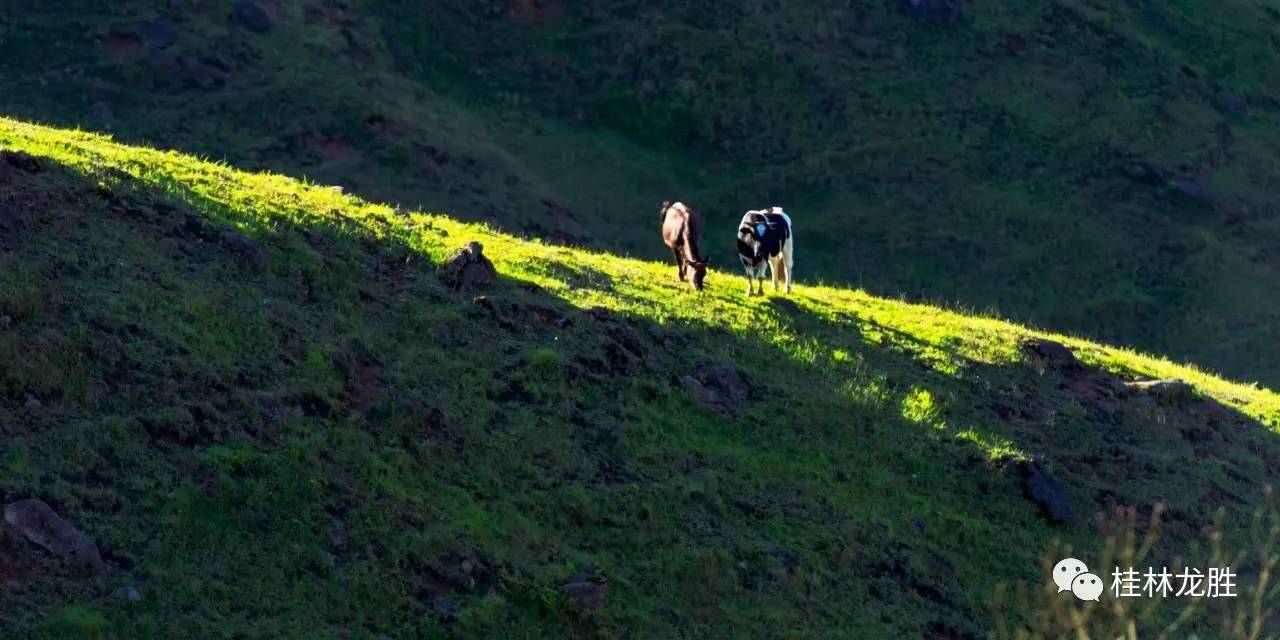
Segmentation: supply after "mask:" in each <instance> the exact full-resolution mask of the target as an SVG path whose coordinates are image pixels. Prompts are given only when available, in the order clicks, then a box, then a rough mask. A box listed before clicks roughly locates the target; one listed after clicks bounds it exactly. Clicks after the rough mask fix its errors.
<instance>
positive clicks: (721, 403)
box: [680, 363, 751, 414]
mask: <svg viewBox="0 0 1280 640" xmlns="http://www.w3.org/2000/svg"><path fill="white" fill-rule="evenodd" d="M680 383H681V385H682V386H684V388H685V389H686V390H687V391H688V392H689V395H690V396H692V397H693V401H694V402H695V403H697V404H698V405H700V406H702V407H703V408H706V409H710V410H712V411H715V412H718V413H723V414H729V413H733V411H734V410H735V409H736V408H738V407H739V406H741V405H742V404H743V403H744V402H746V401H747V399H748V398H749V397H750V396H751V383H750V382H749V381H748V380H747V379H746V377H745V376H743V375H742V372H741V371H739V370H738V368H737V367H735V366H733V365H731V364H725V363H718V364H709V365H705V366H703V367H701V368H700V369H698V372H697V373H696V375H693V376H683V377H681V378H680Z"/></svg>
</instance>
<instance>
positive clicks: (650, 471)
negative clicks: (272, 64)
mask: <svg viewBox="0 0 1280 640" xmlns="http://www.w3.org/2000/svg"><path fill="white" fill-rule="evenodd" d="M470 242H479V243H481V244H482V249H481V250H480V251H481V252H482V255H483V256H485V257H486V259H487V260H491V261H492V265H493V268H492V270H490V269H488V268H486V267H484V266H483V265H485V264H486V262H485V261H484V260H480V259H479V258H478V256H476V255H475V252H473V253H472V254H471V255H472V258H471V262H470V263H468V262H467V261H466V260H462V261H459V260H458V259H457V257H456V255H455V252H456V251H457V250H458V249H459V248H461V247H463V246H465V245H467V244H468V243H470ZM463 255H464V256H465V255H466V254H463ZM707 284H708V286H707V290H706V292H705V293H703V294H695V293H693V292H691V291H689V290H688V287H687V285H684V284H682V283H679V282H676V281H675V278H674V268H673V267H671V266H669V265H666V264H662V263H657V262H647V261H642V260H637V259H632V258H627V257H622V256H617V255H611V254H608V253H601V252H597V251H594V250H590V249H583V248H574V247H566V246H561V245H557V244H553V243H547V242H542V241H540V240H530V239H523V238H520V237H516V236H513V235H510V234H508V233H506V232H503V231H500V230H497V229H495V228H493V227H491V226H488V225H484V224H477V223H472V222H465V221H461V220H458V219H455V218H452V217H449V216H446V215H442V214H436V213H428V212H424V211H420V210H416V209H411V208H398V207H391V206H385V205H379V204H373V203H371V202H368V201H365V200H362V199H360V198H357V197H354V196H351V195H349V194H345V193H343V192H342V190H340V189H335V188H331V187H325V186H318V185H311V184H308V183H305V182H302V181H298V180H295V179H291V178H288V177H283V176H280V175H275V174H269V173H250V172H243V171H240V170H236V169H232V168H230V167H228V166H226V165H225V164H220V163H212V162H207V161H203V160H200V159H197V158H195V157H192V156H189V155H183V154H180V153H175V152H164V151H156V150H152V149H149V148H145V147H140V146H129V145H123V144H119V143H117V142H114V141H112V140H110V139H109V138H107V137H103V136H100V135H94V134H89V133H80V132H74V131H67V130H60V129H54V128H47V127H42V126H37V125H31V124H27V123H23V122H20V121H16V120H10V119H0V505H7V506H6V509H5V514H6V519H7V520H8V521H9V525H10V526H7V527H5V528H4V532H3V534H0V635H5V636H6V637H24V638H25V637H32V638H83V637H99V638H107V637H111V638H114V637H119V638H153V637H155V638H161V637H193V638H203V637H224V638H230V637H270V638H325V637H340V638H388V637H389V638H397V639H400V638H416V637H442V636H456V637H521V638H538V637H542V638H562V637H582V638H591V637H600V638H628V637H635V638H639V637H673V638H677V637H683V638H706V637H778V638H783V637H815V638H821V637H831V638H836V637H840V638H847V637H866V638H888V637H894V638H898V637H924V638H975V637H985V634H986V632H987V631H988V630H989V629H991V628H992V626H991V625H992V621H991V618H990V616H989V615H988V613H987V604H988V601H989V600H990V599H991V598H992V597H993V594H995V593H996V592H997V589H998V586H999V585H1001V584H1014V583H1018V582H1023V583H1026V584H1028V585H1031V588H1032V589H1038V588H1039V587H1038V585H1042V584H1044V583H1045V580H1046V578H1045V573H1044V567H1043V566H1042V564H1041V562H1042V554H1045V553H1048V552H1049V550H1050V549H1051V547H1052V546H1053V545H1054V541H1055V540H1057V541H1059V542H1060V543H1065V544H1067V545H1070V546H1071V547H1072V548H1074V549H1075V552H1076V553H1077V554H1078V555H1079V556H1080V557H1087V558H1100V557H1104V558H1105V557H1107V556H1106V553H1105V547H1106V533H1107V530H1106V529H1105V527H1103V526H1102V523H1103V521H1095V520H1094V515H1095V514H1099V513H1101V514H1107V513H1110V512H1112V511H1113V510H1115V509H1118V508H1126V507H1127V508H1131V509H1135V510H1136V513H1137V514H1139V515H1140V516H1141V517H1143V518H1145V517H1146V515H1148V514H1151V513H1152V511H1153V510H1157V509H1162V510H1163V513H1164V516H1163V524H1162V525H1161V529H1162V531H1163V533H1162V538H1161V541H1160V545H1159V547H1158V548H1156V549H1155V551H1153V553H1154V554H1155V555H1154V556H1153V557H1152V562H1164V563H1168V564H1170V565H1171V566H1172V564H1173V563H1174V562H1175V557H1176V556H1182V557H1184V558H1185V557H1186V554H1187V553H1188V549H1191V548H1193V546H1192V545H1193V543H1194V542H1195V541H1196V540H1200V539H1201V538H1202V534H1203V533H1204V532H1205V531H1206V530H1207V529H1206V527H1210V525H1211V524H1212V523H1213V522H1214V519H1215V514H1216V513H1218V512H1219V510H1221V518H1222V520H1221V521H1222V522H1223V523H1225V528H1224V529H1223V530H1222V531H1221V536H1222V540H1225V541H1229V542H1231V543H1232V544H1236V543H1240V542H1241V541H1243V540H1245V539H1246V538H1247V532H1248V529H1249V523H1250V521H1251V514H1252V513H1253V512H1254V511H1255V510H1256V509H1258V508H1261V507H1263V506H1264V496H1265V495H1266V494H1265V492H1264V490H1263V487H1264V485H1265V484H1266V483H1267V482H1268V481H1269V479H1272V478H1274V477H1276V474H1277V472H1278V471H1280V442H1278V441H1277V429H1280V396H1277V395H1276V394H1275V393H1273V392H1271V391H1267V390H1264V389H1261V388H1258V387H1255V386H1244V385H1238V384H1234V383H1229V382H1226V381H1223V380H1221V379H1219V378H1216V377H1213V376H1211V375H1208V374H1205V373H1202V372H1200V371H1198V370H1196V369H1194V368H1190V367H1185V366H1181V365H1175V364H1172V363H1170V362H1168V361H1165V360H1161V359H1156V358H1151V357H1147V356H1143V355H1139V354H1137V353H1134V352H1132V351H1127V350H1121V349H1115V348H1110V347H1104V346H1100V345H1098V344H1094V343H1091V342H1088V341H1084V340H1080V339H1074V338H1069V337H1065V336H1055V335H1047V334H1042V333H1038V332H1034V331H1031V330H1029V329H1025V328H1022V327H1019V326H1016V325H1012V324H1008V323H1005V322H1002V321H999V320H996V319H990V318H984V317H979V316H966V315H961V314H957V313H953V312H948V311H945V310H941V309H938V308H934V307H928V306H922V305H914V304H909V303H906V302H899V301H894V300H889V299H884V298H878V297H874V296H872V295H869V294H867V293H865V292H862V291H858V290H852V289H845V288H837V287H830V286H817V285H804V284H801V285H799V286H797V288H796V291H795V293H794V294H793V295H792V296H791V297H790V298H788V299H781V298H768V299H748V298H746V297H744V296H743V295H742V286H741V284H742V281H741V279H740V278H739V277H737V276H736V275H731V274H730V273H726V272H723V271H713V272H712V273H710V274H709V276H708V279H707ZM1173 378H1176V379H1180V380H1182V381H1185V382H1186V383H1188V385H1189V386H1184V385H1179V384H1175V383H1171V382H1165V383H1152V382H1150V381H1152V380H1164V379H1173ZM1037 483H1038V484H1037ZM1036 486H1039V487H1040V490H1037V489H1036V488H1035V487H1036ZM1046 486H1049V487H1050V489H1049V490H1045V489H1044V487H1046ZM1053 487H1056V489H1055V488H1053ZM1046 491H1047V494H1048V495H1047V496H1046V495H1045V494H1046ZM31 500H39V501H41V502H42V504H45V505H47V506H48V509H49V510H50V511H51V512H53V513H56V514H57V517H58V518H61V519H65V521H66V523H68V525H69V526H74V527H76V529H77V530H78V531H79V532H81V534H82V535H83V536H84V538H86V539H88V540H91V541H92V543H93V544H94V545H95V547H94V550H93V553H92V554H91V556H92V557H90V556H89V555H86V554H83V553H71V554H70V555H68V556H66V557H59V552H58V548H59V547H58V545H56V544H49V543H48V537H47V536H46V537H45V538H41V537H40V535H38V534H39V533H40V532H41V531H43V530H44V529H45V528H48V527H50V526H51V525H49V524H48V522H47V521H45V522H43V524H41V523H39V522H36V523H35V524H32V523H33V522H35V521H34V520H32V519H30V518H28V519H25V520H24V519H23V518H24V517H26V516H23V515H22V514H18V515H16V516H11V515H10V514H14V513H17V511H16V510H17V509H19V508H26V509H31V510H32V511H31V513H39V511H38V510H36V509H35V508H34V507H32V506H31V504H32V503H30V502H29V501H31ZM14 505H22V507H15V506H14ZM1157 505H1161V506H1160V507H1157ZM15 521H17V522H18V523H19V526H16V527H15V526H13V525H14V522H15ZM33 532H35V533H33ZM63 533H65V530H64V531H63ZM68 535H69V534H68ZM63 538H66V536H63V537H62V538H57V539H63ZM77 539H78V538H77ZM40 540H44V542H43V543H41V542H39V541H40ZM76 548H77V549H85V548H87V546H86V545H84V544H83V543H80V542H77V546H76ZM94 558H100V562H98V561H95V560H94ZM1239 560H1240V561H1239V562H1238V563H1237V564H1236V566H1237V568H1238V570H1239V572H1240V574H1241V588H1242V589H1244V590H1245V593H1246V594H1247V593H1248V591H1247V589H1248V587H1249V585H1250V584H1253V583H1255V582H1256V581H1257V577H1258V571H1259V570H1260V569H1261V565H1258V564H1257V563H1256V562H1253V561H1250V560H1248V559H1247V558H1241V559H1239ZM1249 602H1252V600H1251V599H1249ZM1030 613H1032V612H1022V613H1021V614H1017V613H1015V618H1014V622H1013V623H1014V624H1018V623H1019V622H1018V620H1020V619H1021V618H1018V617H1017V616H1018V615H1030ZM1096 617H1100V616H1095V618H1096ZM1157 619H1159V618H1157ZM1260 619H1261V620H1262V621H1263V622H1265V617H1263V618H1260ZM1142 624H1143V625H1149V624H1154V623H1153V622H1152V620H1150V619H1148V620H1145V621H1144V622H1143V623H1142ZM1210 628H1212V627H1210ZM1268 629H1271V628H1270V627H1268ZM1143 630H1144V632H1145V631H1146V627H1145V626H1144V627H1143ZM1272 630H1273V629H1272ZM1113 631H1114V629H1113ZM1273 631H1274V630H1273ZM1100 637H1101V636H1100ZM1105 637H1113V636H1105ZM1203 637H1226V636H1225V635H1215V634H1210V635H1206V636H1203Z"/></svg>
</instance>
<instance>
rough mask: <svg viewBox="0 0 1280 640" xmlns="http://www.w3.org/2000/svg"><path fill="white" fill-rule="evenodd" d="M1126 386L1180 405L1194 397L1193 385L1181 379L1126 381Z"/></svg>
mask: <svg viewBox="0 0 1280 640" xmlns="http://www.w3.org/2000/svg"><path fill="white" fill-rule="evenodd" d="M1128 387H1129V388H1130V389H1133V390H1135V391H1139V392H1142V393H1145V394H1147V395H1150V396H1152V397H1153V398H1155V399H1156V400H1158V401H1159V402H1162V403H1164V404H1172V405H1182V404H1186V403H1188V402H1191V401H1193V400H1195V399H1196V390H1195V387H1192V386H1191V385H1190V384H1188V383H1186V382H1183V381H1182V380H1176V379H1168V380H1139V381H1136V382H1130V383H1128Z"/></svg>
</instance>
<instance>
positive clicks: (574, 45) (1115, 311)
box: [0, 0, 1280, 387]
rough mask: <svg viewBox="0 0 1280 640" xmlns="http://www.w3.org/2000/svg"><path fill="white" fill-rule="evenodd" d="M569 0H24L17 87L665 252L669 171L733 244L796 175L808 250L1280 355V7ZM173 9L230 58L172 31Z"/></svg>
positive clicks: (33, 109)
mask: <svg viewBox="0 0 1280 640" xmlns="http://www.w3.org/2000/svg"><path fill="white" fill-rule="evenodd" d="M535 4H537V3H535ZM545 4H546V6H550V7H552V9H551V10H550V11H548V13H547V19H546V20H533V21H529V20H525V19H521V18H519V17H518V11H516V12H515V13H509V12H507V11H505V10H504V8H503V7H501V6H498V5H483V4H476V3H467V2H457V1H449V2H438V3H434V4H433V5H432V6H431V7H422V6H419V5H420V3H412V2H403V1H402V0H357V1H352V2H347V3H343V4H341V5H337V4H334V3H331V2H328V1H327V0H306V1H303V2H296V3H286V4H282V5H281V6H279V7H273V9H274V10H275V14H276V17H277V26H276V28H275V29H274V30H272V31H271V32H270V33H268V34H253V33H250V32H247V31H245V30H243V29H240V28H238V27H236V26H235V25H234V24H233V23H232V22H231V21H230V20H229V14H230V9H229V8H228V6H226V5H225V3H188V4H187V5H182V6H181V7H179V8H177V9H174V8H167V7H165V6H164V5H163V3H159V4H157V3H153V2H140V1H136V0H131V1H127V2H117V3H113V4H111V5H109V6H108V5H103V4H101V3H92V2H83V1H79V2H60V3H57V4H52V3H46V2H31V1H28V2H22V3H20V4H19V5H17V6H16V8H15V9H14V10H13V11H12V12H11V13H12V16H11V18H10V19H9V20H6V21H4V22H3V23H0V113H4V114H7V115H10V116H13V117H19V118H23V119H26V120H29V121H40V122H48V123H52V124H56V125H59V126H68V127H69V126H80V127H84V128H88V129H93V130H104V129H107V128H110V130H112V131H114V132H116V134H117V135H118V136H120V138H121V139H122V140H124V141H128V142H133V143H146V144H150V145H152V146H159V147H164V148H176V149H182V150H185V151H188V152H191V153H196V154H204V155H207V156H209V157H213V158H220V159H226V160H227V161H229V162H231V163H233V164H234V165H235V166H238V167H241V168H244V169H249V170H271V171H275V172H280V173H285V174H288V175H294V176H308V177H310V178H311V179H313V180H316V181H318V182H323V183H326V184H341V185H343V186H345V187H346V188H347V190H348V191H349V192H353V193H357V194H360V195H362V196H364V197H367V198H370V199H372V200H378V201H385V202H399V203H403V204H405V205H406V206H410V207H412V208H427V209H436V210H447V211H449V212H451V213H452V214H453V215H455V216H457V217H458V218H460V219H464V220H467V221H471V222H486V223H489V224H492V225H494V226H495V227H497V228H500V229H503V230H505V231H507V232H509V233H513V234H517V235H528V236H535V237H541V238H543V239H545V240H549V241H560V242H567V243H569V244H573V245H585V246H591V247H593V248H595V249H598V250H606V251H610V252H613V253H623V254H628V255H634V256H637V257H643V258H651V259H654V258H659V257H662V254H663V248H662V246H661V245H660V243H658V242H656V236H657V233H656V230H655V229H654V228H653V222H652V221H653V217H654V215H655V214H654V213H653V211H654V210H655V209H656V207H657V204H658V203H659V202H661V201H663V200H669V199H681V200H684V201H686V202H690V203H691V204H692V205H693V206H695V207H696V208H698V209H699V210H700V211H702V212H703V214H704V215H705V216H706V218H707V227H706V228H707V229H708V233H707V236H708V237H707V238H706V242H705V243H704V244H705V246H706V248H707V250H708V251H709V252H710V253H711V256H712V259H713V260H714V261H715V263H717V264H721V265H728V264H731V263H732V261H733V260H734V253H733V249H734V245H733V235H732V232H731V231H729V230H730V229H732V228H733V224H734V223H735V222H736V221H737V219H738V218H739V217H740V215H741V213H742V211H744V210H746V209H749V208H754V207H759V206H765V205H767V204H772V203H775V202H776V203H781V204H784V205H786V206H787V208H788V211H789V212H791V213H792V214H793V216H794V217H795V218H796V220H797V225H798V226H799V229H798V231H799V233H800V234H799V235H798V237H799V238H800V243H801V246H800V247H799V249H800V251H799V253H800V256H799V257H800V262H799V270H798V273H799V274H800V276H801V278H803V279H806V281H809V282H818V281H824V282H828V283H839V284H843V285H851V286H859V287H862V288H864V289H866V290H867V291H869V292H871V293H875V294H878V295H887V296H891V297H904V298H908V299H911V300H914V301H917V302H927V303H929V304H933V305H938V306H945V307H948V308H952V309H979V310H984V311H986V312H990V313H991V314H992V315H999V316H1001V317H1004V318H1008V319H1013V320H1015V321H1019V322H1024V323H1028V324H1031V325H1033V326H1037V327H1042V328H1046V329H1050V330H1055V331H1061V332H1067V333H1073V334H1079V335H1084V336H1089V337H1091V338H1093V339H1097V340H1101V341H1104V342H1112V343H1121V344H1127V345H1132V346H1134V347H1135V348H1139V349H1141V350H1143V351H1146V352H1151V353H1158V354H1164V355H1167V356H1169V357H1172V358H1175V359H1179V360H1190V361H1194V362H1198V363H1200V364H1201V365H1202V366H1204V367H1206V368H1208V369H1211V370H1213V371H1219V372H1223V373H1224V374H1225V375H1228V376H1230V377H1233V378H1237V379H1244V380H1257V381H1260V382H1261V383H1263V384H1267V385H1270V386H1273V387H1274V386H1275V385H1276V384H1277V383H1280V377H1278V376H1280V372H1278V370H1277V369H1276V367H1275V362H1277V361H1278V360H1280V351H1278V350H1277V349H1278V347H1277V346H1276V345H1280V339H1277V338H1280V335H1277V329H1276V327H1278V326H1280V323H1278V322H1277V320H1278V319H1280V308H1277V307H1276V306H1275V303H1274V302H1273V301H1274V300H1277V299H1280V296H1277V295H1276V290H1277V286H1278V285H1277V283H1280V274H1277V272H1276V269H1275V267H1274V260H1272V259H1270V252H1271V247H1274V246H1275V245H1276V243H1277V242H1278V239H1280V235H1278V234H1280V227H1277V225H1276V222H1275V219H1274V216H1271V215H1269V214H1268V213H1267V212H1269V211H1273V210H1275V208H1276V205H1277V202H1276V199H1275V196H1274V194H1275V193H1276V192H1277V189H1276V184H1275V180H1274V174H1275V171H1274V166H1273V165H1274V156H1275V151H1274V150H1275V148H1276V147H1277V143H1278V142H1280V141H1278V140H1277V138H1276V134H1275V132H1276V131H1277V130H1280V128H1278V127H1277V126H1276V125H1277V121H1276V110H1275V106H1274V105H1276V104H1278V102H1277V101H1280V95H1277V94H1276V90H1275V87H1277V86H1280V82H1277V80H1280V79H1278V78H1277V77H1276V69H1277V68H1280V66H1277V65H1276V64H1275V62H1276V58H1277V51H1276V47H1275V46H1274V43H1273V39H1272V38H1271V35H1270V30H1271V29H1273V28H1274V26H1275V24H1276V23H1277V20H1278V19H1277V17H1276V15H1275V14H1274V12H1271V11H1269V10H1268V9H1267V8H1266V7H1264V6H1262V5H1260V4H1258V3H1255V2H1247V1H1244V0H1234V1H1232V2H1228V3H1226V4H1225V5H1223V6H1221V7H1216V8H1215V10H1213V11H1207V10H1205V8H1204V7H1203V6H1202V5H1201V4H1200V3H1194V2H1190V1H1189V0H1178V1H1176V2H1165V3H1158V6H1157V3H1151V2H1138V3H1128V4H1124V5H1116V4H1114V3H1102V2H1095V1H1092V0H1042V1H1035V2H1023V3H1018V4H1017V5H1016V6H999V7H997V6H982V5H981V4H972V6H968V7H967V8H966V12H965V18H964V19H963V20H962V21H960V22H958V23H956V24H953V25H944V26H940V25H928V24H924V23H921V22H919V21H917V20H914V19H912V18H911V17H910V16H909V15H908V13H907V12H905V11H903V10H902V9H901V3H899V2H896V1H889V0H886V1H880V2H864V3H855V4H850V3H847V2H835V1H834V0H829V1H826V2H819V3H813V2H795V1H786V2H781V3H777V2H758V1H752V2H745V3H739V4H737V5H733V6H728V5H724V4H723V3H719V2H710V1H694V2H674V3H667V2H661V3H657V4H656V5H654V4H650V5H645V6H646V9H645V10H644V11H640V10H638V9H637V7H638V6H639V5H637V6H636V7H626V6H617V5H616V3H605V2H575V3H571V6H563V5H562V4H561V3H558V2H549V3H545ZM517 5H521V3H518V2H517V3H512V6H517ZM513 11H514V10H513ZM154 18H164V19H167V20H169V21H170V22H171V23H172V24H173V25H174V26H175V28H176V30H177V37H176V39H175V42H174V43H173V44H172V45H171V47H170V49H171V50H172V51H173V52H174V53H175V55H180V56H184V57H185V58H186V59H188V60H194V61H197V62H199V63H201V64H205V65H213V66H214V67H215V68H217V69H218V70H219V71H218V72H217V73H216V74H215V75H216V76H217V78H218V79H219V82H217V83H215V84H214V85H212V86H206V87H200V86H196V85H194V84H193V83H192V82H191V78H188V77H187V76H186V75H185V74H184V73H183V72H172V71H164V70H162V69H158V68H157V65H156V64H155V63H153V62H149V60H148V49H149V46H150V45H149V44H148V43H146V42H145V41H143V40H142V39H141V37H140V36H139V34H140V31H141V30H140V27H139V25H140V24H141V23H142V22H143V21H145V20H150V19H154ZM1018 43H1020V44H1018ZM102 81H105V82H108V83H111V84H112V85H114V86H115V91H114V92H109V95H106V96H105V97H101V99H102V100H103V101H104V102H105V103H106V104H108V105H109V107H110V110H111V114H112V115H111V118H110V119H109V120H104V119H103V118H102V117H101V114H100V113H99V110H98V107H97V106H96V105H95V102H97V101H98V100H99V96H98V92H96V91H95V89H94V87H95V85H97V84H99V83H100V82H102ZM1224 93H1229V94H1234V95H1237V96H1239V97H1241V98H1243V99H1244V101H1245V102H1246V103H1247V105H1248V108H1247V110H1246V111H1245V112H1244V113H1232V112H1231V111H1230V110H1228V109H1226V108H1224V107H1223V106H1222V104H1221V102H1220V96H1221V95H1222V94H1224ZM1175 178H1196V179H1199V180H1201V181H1202V182H1203V183H1204V184H1205V185H1206V186H1207V188H1208V189H1209V191H1210V193H1211V194H1212V197H1211V200H1212V202H1211V203H1210V204H1204V203H1199V202H1196V201H1194V200H1192V199H1189V198H1187V197H1184V196H1183V195H1182V194H1180V193H1178V192H1177V191H1176V190H1175V189H1172V188H1170V187H1169V186H1168V184H1167V183H1168V181H1169V180H1172V179H1175Z"/></svg>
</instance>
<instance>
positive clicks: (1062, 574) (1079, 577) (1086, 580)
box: [1052, 558, 1106, 602]
mask: <svg viewBox="0 0 1280 640" xmlns="http://www.w3.org/2000/svg"><path fill="white" fill-rule="evenodd" d="M1052 578H1053V583H1054V584H1056V585H1058V593H1062V592H1063V591H1070V592H1071V593H1072V594H1073V595H1075V597H1077V598H1079V599H1081V600H1088V601H1092V602H1099V598H1100V597H1101V596H1102V592H1103V591H1105V590H1106V587H1105V586H1104V585H1103V583H1102V578H1099V577H1098V576H1097V574H1093V573H1089V567H1087V566H1085V564H1084V563H1083V562H1081V561H1079V560H1077V559H1075V558H1066V559H1063V560H1059V561H1058V564H1055V565H1053V576H1052Z"/></svg>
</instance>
